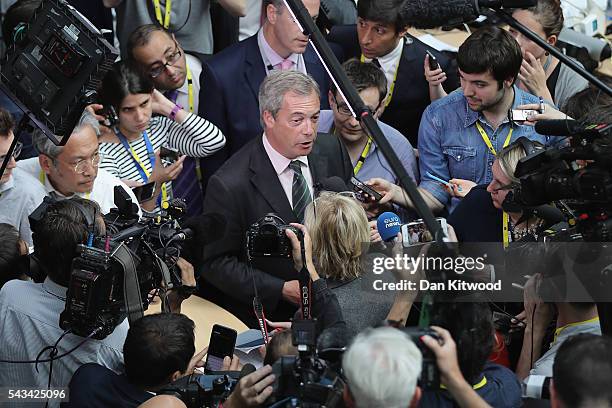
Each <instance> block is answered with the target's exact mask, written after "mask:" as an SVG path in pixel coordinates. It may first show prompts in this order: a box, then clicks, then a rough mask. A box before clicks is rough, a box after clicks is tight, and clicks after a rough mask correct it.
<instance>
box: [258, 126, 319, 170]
mask: <svg viewBox="0 0 612 408" xmlns="http://www.w3.org/2000/svg"><path fill="white" fill-rule="evenodd" d="M262 141H263V145H264V149H265V150H266V153H267V154H268V157H269V158H270V161H271V162H272V166H273V167H274V171H276V174H277V175H280V174H281V173H282V172H284V171H285V170H287V168H288V167H289V163H291V162H292V161H294V160H299V161H300V162H302V163H303V164H304V165H305V166H306V167H308V158H307V157H306V156H299V157H296V158H295V159H288V158H286V157H285V156H283V155H282V154H280V153H279V152H278V151H277V150H276V149H275V148H274V147H272V145H271V144H270V141H269V140H268V137H267V136H266V134H265V132H264V134H263V137H262Z"/></svg>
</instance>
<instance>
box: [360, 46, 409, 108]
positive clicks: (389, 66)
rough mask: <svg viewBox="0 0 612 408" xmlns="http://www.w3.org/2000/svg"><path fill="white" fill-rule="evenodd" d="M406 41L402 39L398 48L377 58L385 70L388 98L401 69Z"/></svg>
mask: <svg viewBox="0 0 612 408" xmlns="http://www.w3.org/2000/svg"><path fill="white" fill-rule="evenodd" d="M404 41H405V40H404V39H403V38H402V39H400V40H399V42H398V43H397V46H396V47H395V48H394V49H393V50H392V51H391V52H390V53H388V54H387V55H383V56H382V57H378V58H377V59H378V63H379V64H380V68H381V69H382V70H383V72H384V73H385V77H386V78H387V97H388V96H389V92H390V91H391V85H393V79H394V78H395V72H396V71H397V69H398V67H399V63H400V59H401V57H402V49H403V48H404ZM371 61H372V60H369V61H368V62H371Z"/></svg>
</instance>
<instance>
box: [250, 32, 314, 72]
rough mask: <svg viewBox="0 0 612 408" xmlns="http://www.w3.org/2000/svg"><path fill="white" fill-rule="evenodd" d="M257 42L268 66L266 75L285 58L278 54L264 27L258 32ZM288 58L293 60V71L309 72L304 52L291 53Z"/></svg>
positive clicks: (265, 64) (266, 66)
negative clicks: (267, 37) (270, 42)
mask: <svg viewBox="0 0 612 408" xmlns="http://www.w3.org/2000/svg"><path fill="white" fill-rule="evenodd" d="M257 44H258V45H259V52H260V54H261V58H262V60H263V63H264V66H265V68H266V75H269V74H270V72H272V71H273V70H274V66H275V65H278V64H280V63H281V62H283V60H284V59H285V58H283V57H281V56H280V55H278V53H277V52H276V51H274V49H272V47H270V44H268V41H266V37H265V36H264V33H263V29H261V30H259V32H258V33H257ZM286 59H288V60H291V61H293V71H299V72H301V73H302V74H308V72H306V63H305V62H304V55H302V54H291V55H289V56H288V57H287V58H286Z"/></svg>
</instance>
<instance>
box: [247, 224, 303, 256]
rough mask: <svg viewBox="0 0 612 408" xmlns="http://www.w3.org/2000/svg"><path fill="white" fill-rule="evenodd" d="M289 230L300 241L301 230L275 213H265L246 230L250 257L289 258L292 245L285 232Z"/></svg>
mask: <svg viewBox="0 0 612 408" xmlns="http://www.w3.org/2000/svg"><path fill="white" fill-rule="evenodd" d="M286 230H291V231H293V232H294V233H295V235H297V237H298V239H300V241H301V240H302V239H303V238H302V231H300V230H298V229H297V228H294V227H292V226H291V225H287V224H285V221H283V219H282V218H281V217H279V216H278V215H276V214H273V213H270V214H266V215H265V216H264V217H262V218H260V219H259V220H258V221H257V222H255V223H253V224H252V225H251V226H250V227H249V229H248V231H247V237H246V238H247V252H248V255H249V259H252V258H287V259H288V258H291V252H292V246H291V241H290V240H289V237H287V234H286V233H285V231H286Z"/></svg>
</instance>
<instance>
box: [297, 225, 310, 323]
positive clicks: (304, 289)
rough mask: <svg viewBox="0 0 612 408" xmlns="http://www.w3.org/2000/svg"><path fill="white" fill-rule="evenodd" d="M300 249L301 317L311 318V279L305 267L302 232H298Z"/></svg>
mask: <svg viewBox="0 0 612 408" xmlns="http://www.w3.org/2000/svg"><path fill="white" fill-rule="evenodd" d="M299 239H300V250H301V255H302V270H301V271H300V297H301V298H302V319H311V318H312V309H311V307H312V296H311V295H312V279H310V273H308V268H307V267H306V248H305V247H304V234H300V236H299Z"/></svg>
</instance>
